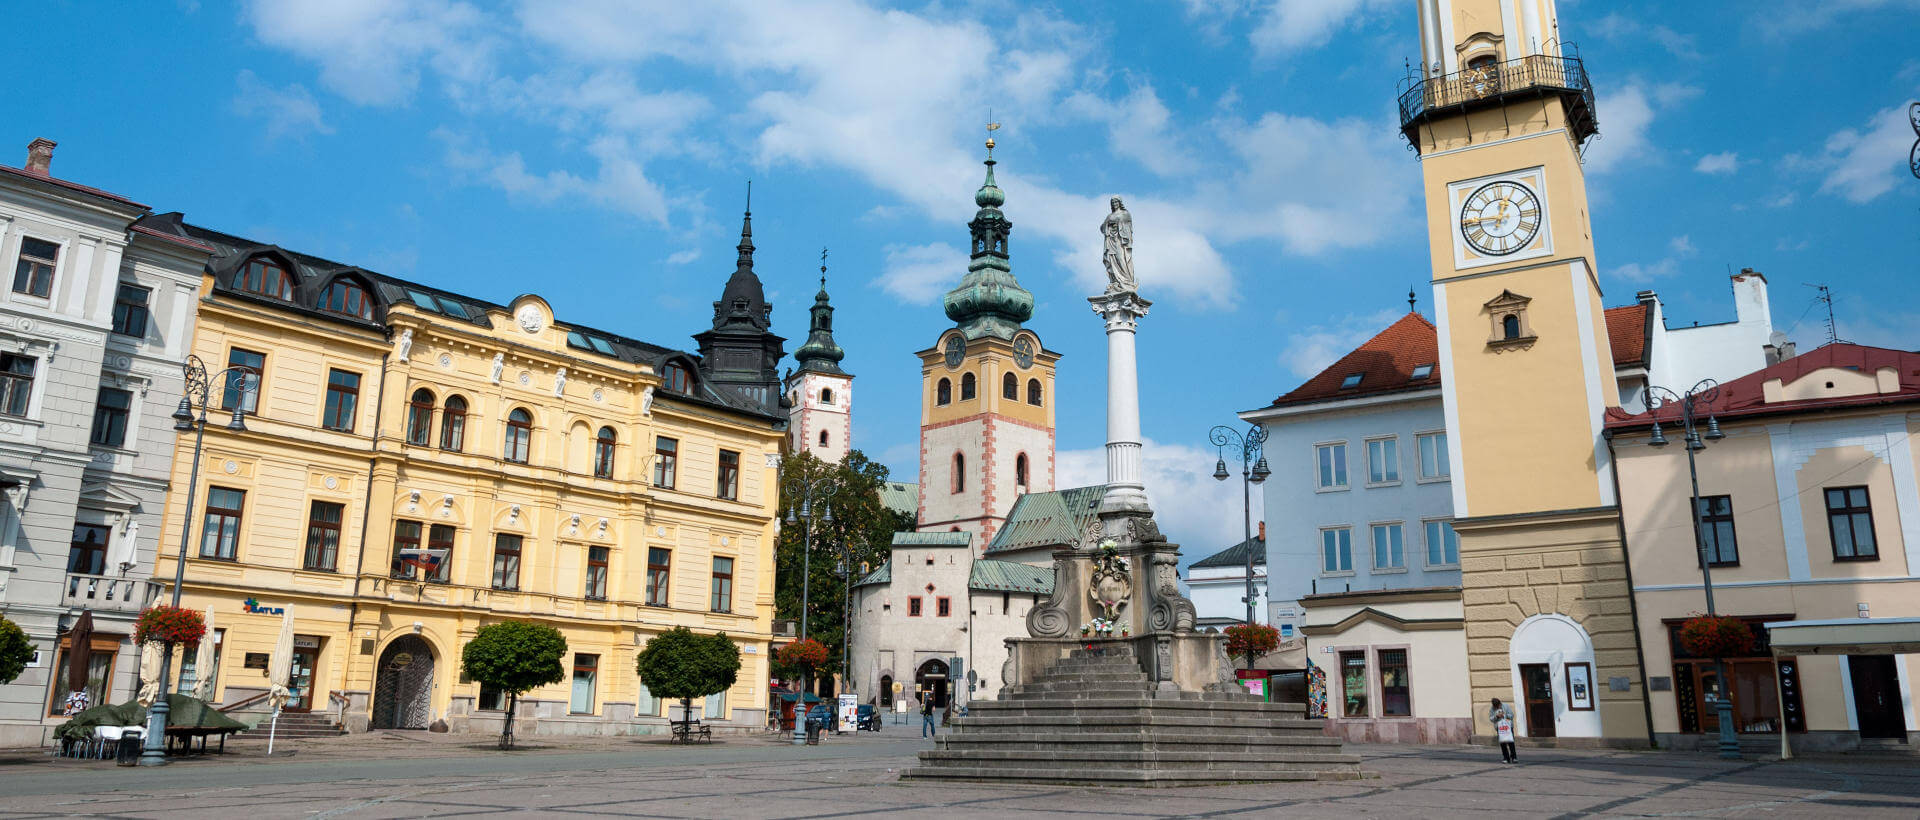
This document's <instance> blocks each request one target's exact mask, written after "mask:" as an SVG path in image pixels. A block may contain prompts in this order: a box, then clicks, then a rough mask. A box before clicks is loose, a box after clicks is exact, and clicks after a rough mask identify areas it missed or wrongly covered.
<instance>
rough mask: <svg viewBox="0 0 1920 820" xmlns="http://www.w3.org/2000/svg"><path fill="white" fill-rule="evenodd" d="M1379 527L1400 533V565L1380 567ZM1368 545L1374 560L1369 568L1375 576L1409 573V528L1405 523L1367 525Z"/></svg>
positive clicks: (1379, 522)
mask: <svg viewBox="0 0 1920 820" xmlns="http://www.w3.org/2000/svg"><path fill="white" fill-rule="evenodd" d="M1378 527H1391V528H1394V529H1397V530H1399V532H1400V565H1399V566H1385V567H1383V566H1380V539H1379V537H1378V536H1379V530H1378V529H1376V528H1378ZM1367 544H1368V546H1369V547H1370V552H1371V556H1370V557H1371V558H1372V559H1373V560H1372V562H1371V563H1369V564H1368V567H1369V568H1370V569H1371V571H1372V573H1373V574H1374V575H1397V574H1401V573H1405V572H1406V571H1407V526H1406V522H1405V521H1371V522H1368V523H1367Z"/></svg>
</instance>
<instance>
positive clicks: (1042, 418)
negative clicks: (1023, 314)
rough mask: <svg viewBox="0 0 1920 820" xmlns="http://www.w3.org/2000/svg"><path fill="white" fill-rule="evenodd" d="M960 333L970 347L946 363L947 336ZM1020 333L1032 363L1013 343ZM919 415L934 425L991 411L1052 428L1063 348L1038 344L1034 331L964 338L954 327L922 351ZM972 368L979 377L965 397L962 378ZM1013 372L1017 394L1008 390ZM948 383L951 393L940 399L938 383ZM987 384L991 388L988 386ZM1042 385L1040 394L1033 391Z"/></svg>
mask: <svg viewBox="0 0 1920 820" xmlns="http://www.w3.org/2000/svg"><path fill="white" fill-rule="evenodd" d="M956 336H957V337H960V338H961V339H962V340H963V341H962V344H964V345H965V347H966V351H965V353H964V355H963V356H962V358H961V360H960V364H959V365H957V366H954V367H948V366H947V363H946V358H945V354H944V353H943V351H944V349H945V347H946V345H947V344H949V342H948V340H949V339H950V338H952V337H956ZM1022 339H1024V340H1025V344H1026V345H1027V349H1028V350H1030V351H1032V354H1033V356H1032V359H1031V363H1030V364H1028V365H1027V366H1025V367H1022V366H1021V365H1020V363H1019V360H1018V359H1016V358H1015V357H1014V345H1015V344H1016V343H1019V342H1020V341H1021V340H1022ZM917 355H919V357H920V391H921V396H920V406H921V408H923V410H922V413H921V418H920V424H921V425H922V426H932V425H939V424H946V423H949V422H954V421H959V420H961V419H967V418H972V417H974V416H979V415H982V414H986V413H991V414H994V415H998V416H1003V417H1005V418H1009V419H1012V420H1014V421H1018V422H1021V423H1023V424H1028V425H1032V426H1035V427H1042V428H1045V429H1048V430H1051V429H1053V427H1054V424H1053V376H1054V368H1055V367H1056V366H1057V365H1058V364H1059V362H1060V354H1058V353H1055V352H1053V351H1051V350H1047V349H1045V348H1044V347H1042V346H1041V345H1040V337H1039V336H1037V335H1035V334H1034V333H1033V331H1030V330H1029V331H1021V332H1020V333H1019V334H1017V335H1016V336H1015V337H1014V338H1013V339H1012V340H1008V339H1002V338H1000V337H998V336H983V337H981V338H978V339H966V334H964V333H962V332H961V331H958V330H950V331H947V332H946V333H944V334H942V335H941V336H940V344H938V345H936V346H934V347H932V348H929V349H926V350H922V351H920V352H919V353H918V354H917ZM969 374H971V375H972V376H973V377H974V378H975V379H976V382H975V384H976V391H975V394H974V396H973V397H972V398H964V397H963V396H964V394H963V393H962V391H961V382H962V381H963V380H964V379H965V378H966V377H967V376H968V375H969ZM1008 375H1012V376H1013V378H1014V388H1015V391H1014V392H1015V395H1013V396H1008V395H1007V391H1006V377H1007V376H1008ZM942 381H944V382H946V383H947V389H948V391H949V392H950V394H951V395H950V396H949V398H948V400H947V401H946V402H942V401H940V396H941V389H940V383H941V382H942ZM989 387H990V388H991V389H989ZM1035 387H1038V389H1039V396H1038V397H1037V398H1036V397H1035V396H1034V388H1035Z"/></svg>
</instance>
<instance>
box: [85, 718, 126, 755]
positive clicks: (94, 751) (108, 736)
mask: <svg viewBox="0 0 1920 820" xmlns="http://www.w3.org/2000/svg"><path fill="white" fill-rule="evenodd" d="M125 733H126V727H124V726H95V727H93V736H92V737H90V738H88V739H87V749H86V755H85V756H86V757H88V758H94V759H98V758H101V757H105V756H107V754H108V751H107V750H109V749H112V748H114V747H115V746H118V745H119V744H120V736H121V735H122V734H125Z"/></svg>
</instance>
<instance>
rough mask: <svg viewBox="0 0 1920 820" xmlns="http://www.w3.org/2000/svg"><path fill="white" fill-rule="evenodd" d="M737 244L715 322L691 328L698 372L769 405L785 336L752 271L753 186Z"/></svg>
mask: <svg viewBox="0 0 1920 820" xmlns="http://www.w3.org/2000/svg"><path fill="white" fill-rule="evenodd" d="M737 247H738V248H739V250H740V258H739V261H738V263H736V264H735V265H734V269H733V275H732V276H729V277H727V284H726V287H725V288H724V289H722V290H721V291H720V299H719V300H718V301H716V302H714V303H713V327H712V328H711V329H709V330H703V331H701V332H699V333H696V334H694V336H693V338H694V341H695V342H697V343H699V346H700V372H701V374H702V376H704V378H705V381H706V383H709V384H711V385H713V386H715V387H724V388H726V392H728V393H730V394H732V395H737V396H739V397H741V398H743V399H746V400H747V401H749V402H752V403H753V404H754V405H756V406H759V407H762V408H765V409H767V410H768V411H770V412H771V411H772V410H774V409H776V408H777V407H778V406H779V402H780V388H779V385H780V372H779V365H780V359H781V357H782V356H783V355H785V351H784V349H783V348H784V347H785V345H784V342H785V341H786V340H785V339H782V338H780V337H779V336H775V335H773V331H772V327H773V307H772V306H771V305H769V304H767V293H766V289H765V288H764V287H763V286H761V284H760V277H759V275H757V274H755V273H754V272H753V187H752V183H751V182H749V183H748V187H747V207H746V210H745V211H744V212H743V213H742V215H741V217H740V244H739V245H738V246H737Z"/></svg>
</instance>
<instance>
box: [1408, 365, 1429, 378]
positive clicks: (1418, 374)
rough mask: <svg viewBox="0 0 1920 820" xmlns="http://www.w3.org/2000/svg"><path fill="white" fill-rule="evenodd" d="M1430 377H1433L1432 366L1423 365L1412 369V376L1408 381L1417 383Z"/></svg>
mask: <svg viewBox="0 0 1920 820" xmlns="http://www.w3.org/2000/svg"><path fill="white" fill-rule="evenodd" d="M1431 375H1433V365H1430V364H1423V365H1420V366H1419V367H1416V368H1414V369H1413V375H1412V376H1411V377H1409V381H1416V382H1417V381H1419V380H1421V379H1424V378H1427V377H1428V376H1431Z"/></svg>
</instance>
